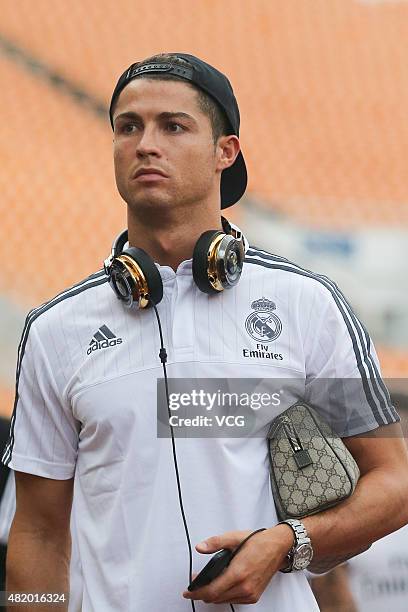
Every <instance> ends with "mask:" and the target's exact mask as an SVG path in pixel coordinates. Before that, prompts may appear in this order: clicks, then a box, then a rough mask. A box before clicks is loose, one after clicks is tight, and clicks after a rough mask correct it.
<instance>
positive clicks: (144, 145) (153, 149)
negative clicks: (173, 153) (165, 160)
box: [136, 126, 160, 157]
mask: <svg viewBox="0 0 408 612" xmlns="http://www.w3.org/2000/svg"><path fill="white" fill-rule="evenodd" d="M136 154H137V155H138V156H139V157H146V155H155V156H156V157H157V156H160V145H159V135H158V133H157V130H156V129H155V128H154V127H152V128H149V127H147V126H146V127H145V129H144V130H143V132H142V134H141V136H140V138H139V141H138V143H137V147H136Z"/></svg>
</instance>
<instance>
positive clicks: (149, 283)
mask: <svg viewBox="0 0 408 612" xmlns="http://www.w3.org/2000/svg"><path fill="white" fill-rule="evenodd" d="M109 281H110V284H111V287H112V288H113V290H114V291H115V293H116V295H117V297H118V298H119V299H120V300H121V301H123V302H125V304H126V306H128V307H129V308H130V307H138V308H147V307H148V306H151V303H152V302H153V303H154V304H158V303H159V302H160V301H161V300H162V298H163V282H162V279H161V276H160V273H159V271H158V269H157V267H156V265H155V263H154V261H153V259H152V258H151V257H150V255H148V254H147V253H146V251H144V250H143V249H139V248H137V247H129V248H128V249H126V250H124V251H122V252H121V253H120V255H118V256H117V257H115V258H114V260H113V262H112V264H111V266H110V279H109Z"/></svg>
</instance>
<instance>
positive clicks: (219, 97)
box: [109, 53, 247, 209]
mask: <svg viewBox="0 0 408 612" xmlns="http://www.w3.org/2000/svg"><path fill="white" fill-rule="evenodd" d="M168 55H171V56H173V57H175V58H177V57H180V58H182V59H184V60H185V61H187V62H188V65H183V66H180V65H178V64H172V63H171V61H165V60H163V62H160V61H157V62H154V63H147V64H144V63H141V62H139V63H136V64H132V65H131V66H130V67H129V68H128V69H127V70H125V72H124V73H123V74H122V75H121V76H120V78H119V80H118V82H117V84H116V87H115V89H114V92H113V94H112V100H111V103H110V107H109V117H110V122H111V125H112V128H113V109H114V106H115V103H116V101H117V99H118V97H119V94H120V92H121V91H122V89H123V88H124V87H126V85H127V84H128V83H129V82H130V81H132V80H133V79H135V78H137V77H139V76H141V75H143V74H146V73H155V74H159V73H163V74H174V75H175V76H177V77H179V78H181V79H185V80H186V81H189V82H190V83H193V84H194V85H195V86H196V87H199V88H200V89H202V90H203V91H205V92H206V93H207V94H209V95H210V96H211V97H212V98H214V100H215V101H216V102H217V103H218V104H219V106H220V107H221V108H222V110H223V111H224V113H225V115H226V117H227V119H228V122H229V124H230V128H231V131H230V133H231V134H235V135H236V136H239V123H240V116H239V109H238V104H237V101H236V99H235V95H234V92H233V90H232V87H231V83H230V82H229V80H228V79H227V77H226V76H225V75H224V74H222V72H220V71H219V70H217V69H216V68H214V67H213V66H210V64H207V63H206V62H204V61H203V60H200V59H199V58H198V57H195V56H194V55H189V54H187V53H170V54H168ZM246 186H247V170H246V165H245V160H244V157H243V155H242V153H241V151H240V152H239V154H238V157H237V159H236V160H235V162H234V164H233V165H232V166H230V167H229V168H227V169H226V170H224V171H223V173H222V175H221V208H222V209H223V208H228V207H229V206H232V205H233V204H235V202H238V200H239V199H240V198H241V197H242V196H243V195H244V193H245V189H246Z"/></svg>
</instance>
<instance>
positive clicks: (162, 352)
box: [150, 298, 235, 612]
mask: <svg viewBox="0 0 408 612" xmlns="http://www.w3.org/2000/svg"><path fill="white" fill-rule="evenodd" d="M150 302H151V304H152V306H153V308H154V312H155V315H156V319H157V323H158V326H159V334H160V351H159V357H160V361H161V363H162V366H163V373H164V386H165V390H166V402H167V413H168V416H169V427H170V433H171V444H172V450H173V460H174V468H175V472H176V481H177V491H178V498H179V503H180V510H181V516H182V518H183V524H184V531H185V533H186V538H187V545H188V553H189V580H190V583H191V582H192V580H193V553H192V549H191V540H190V534H189V531H188V526H187V519H186V515H185V512H184V505H183V497H182V494H181V484H180V474H179V469H178V463H177V453H176V441H175V439H174V431H173V426H172V425H171V422H170V417H171V412H170V400H169V385H168V378H167V368H166V362H167V351H166V349H165V347H164V342H163V331H162V326H161V321H160V317H159V313H158V311H157V307H156V304H155V303H154V302H153V301H152V299H151V298H150ZM190 601H191V607H192V610H193V612H195V605H194V600H193V599H191V600H190ZM230 607H231V610H232V612H235V609H234V606H233V605H232V604H231V603H230Z"/></svg>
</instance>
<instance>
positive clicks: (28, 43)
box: [0, 0, 408, 415]
mask: <svg viewBox="0 0 408 612" xmlns="http://www.w3.org/2000/svg"><path fill="white" fill-rule="evenodd" d="M0 15H1V20H0V78H1V88H0V97H1V108H2V122H1V126H0V132H1V139H0V155H1V174H0V191H1V199H0V214H1V241H0V257H1V273H0V333H1V351H0V413H1V414H3V415H9V414H10V413H11V410H12V404H13V384H14V370H15V362H16V353H17V345H18V340H19V336H20V333H21V329H22V326H23V322H24V317H25V314H26V313H27V311H28V310H29V309H30V308H32V307H33V306H36V305H38V304H39V303H41V302H43V301H45V300H47V299H49V298H50V297H52V296H53V295H55V294H56V293H57V292H58V291H60V290H62V289H63V288H65V287H66V286H68V285H70V284H72V283H74V282H77V281H78V280H80V279H81V278H83V277H84V276H86V275H88V274H89V273H91V272H93V271H94V270H96V269H98V268H99V267H100V265H101V262H102V260H103V259H104V257H105V256H106V255H107V253H108V251H109V249H110V245H111V241H112V239H113V237H114V236H115V235H116V234H117V233H118V231H119V230H120V229H121V228H122V227H124V225H125V206H124V204H123V203H122V202H121V200H120V197H119V195H118V194H117V193H116V190H115V183H114V175H113V166H112V160H111V139H112V134H111V130H110V126H109V122H108V118H107V106H108V103H109V99H110V95H111V92H112V89H113V86H114V83H115V82H116V79H117V77H118V75H119V74H120V73H121V72H122V71H123V69H124V68H125V67H127V66H128V65H130V64H131V63H132V62H134V61H137V60H139V59H142V58H144V57H147V56H149V55H152V54H153V53H157V52H161V51H184V52H190V53H193V54H196V55H199V56H200V57H202V58H203V59H206V60H207V61H209V62H210V63H212V64H214V65H215V66H217V67H219V68H220V69H221V70H222V71H223V72H225V73H226V74H227V75H228V76H229V77H230V79H231V81H232V83H233V86H234V89H235V93H236V95H237V98H238V102H239V104H240V109H241V116H242V133H241V141H242V147H243V151H244V153H245V157H246V160H247V165H248V170H249V188H248V191H247V195H246V197H245V198H244V200H243V201H242V202H241V203H240V204H239V205H238V206H235V207H234V210H232V212H231V213H229V215H228V216H229V217H230V218H231V220H233V221H235V222H237V223H239V224H241V226H242V227H243V228H244V229H245V230H246V233H247V234H248V236H249V237H250V239H251V240H252V242H253V243H254V244H255V245H256V246H260V247H263V248H266V249H268V250H271V251H272V252H276V253H278V254H280V255H283V256H285V257H288V258H289V259H294V260H295V261H296V262H298V263H299V264H301V265H303V266H306V267H310V268H312V269H314V270H316V271H320V272H323V273H327V274H328V275H330V276H331V277H332V278H334V280H336V281H337V282H338V284H339V285H340V287H341V288H342V289H343V291H344V292H345V294H346V295H347V296H348V298H349V299H350V301H351V303H352V305H353V306H354V308H355V310H356V311H357V313H358V314H359V315H360V317H361V318H362V320H363V321H364V322H365V323H366V325H367V327H368V328H369V330H370V332H371V334H372V336H373V338H374V340H375V342H376V345H377V348H378V352H379V354H380V358H381V362H382V369H383V373H384V375H385V376H386V377H388V378H393V379H395V380H394V381H393V382H392V384H393V385H395V386H396V387H397V391H398V386H399V384H400V385H403V382H404V379H407V378H408V291H407V288H408V274H407V267H408V263H407V262H408V240H407V237H408V174H407V152H408V121H407V117H408V62H407V57H406V41H407V40H408V2H406V1H403V0H400V1H398V0H383V1H381V0H252V1H250V0H222V1H219V0H171V2H169V1H165V0H155V2H153V3H150V2H146V1H142V0H131V1H130V0H35V2H32V0H1V1H0ZM397 379H398V380H399V381H400V382H398V380H397Z"/></svg>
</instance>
